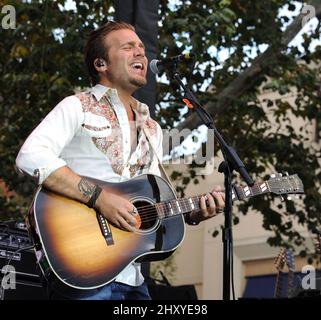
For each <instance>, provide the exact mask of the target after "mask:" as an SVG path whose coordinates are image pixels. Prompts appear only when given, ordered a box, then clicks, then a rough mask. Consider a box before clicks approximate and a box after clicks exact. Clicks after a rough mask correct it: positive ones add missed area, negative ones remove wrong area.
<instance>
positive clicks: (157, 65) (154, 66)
mask: <svg viewBox="0 0 321 320" xmlns="http://www.w3.org/2000/svg"><path fill="white" fill-rule="evenodd" d="M194 57H195V55H194V53H184V54H180V55H178V56H175V57H171V58H165V59H163V60H156V59H153V60H152V61H151V62H150V64H149V67H150V70H151V71H152V72H153V73H155V74H157V73H160V72H161V71H162V70H164V69H166V68H168V67H171V66H173V65H174V64H176V63H177V62H180V61H189V60H192V59H193V58H194Z"/></svg>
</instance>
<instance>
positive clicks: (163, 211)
mask: <svg viewBox="0 0 321 320" xmlns="http://www.w3.org/2000/svg"><path fill="white" fill-rule="evenodd" d="M270 191H271V190H270V187H269V184H268V182H262V183H261V184H255V185H254V186H253V187H248V186H246V187H240V186H234V187H233V189H232V200H233V201H234V200H244V199H246V198H250V197H253V196H256V195H260V194H263V193H268V192H270ZM202 196H204V197H205V199H206V198H207V197H206V194H203V195H200V196H194V197H189V198H183V199H173V200H171V201H164V202H160V203H157V204H156V205H155V207H156V210H157V213H158V215H159V216H160V217H163V218H164V217H170V216H174V215H177V214H185V213H188V212H191V211H193V210H200V198H201V197H202Z"/></svg>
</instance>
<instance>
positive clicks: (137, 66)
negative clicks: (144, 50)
mask: <svg viewBox="0 0 321 320" xmlns="http://www.w3.org/2000/svg"><path fill="white" fill-rule="evenodd" d="M131 67H132V68H133V69H134V70H136V71H143V70H144V65H143V64H142V63H141V62H134V63H133V64H131Z"/></svg>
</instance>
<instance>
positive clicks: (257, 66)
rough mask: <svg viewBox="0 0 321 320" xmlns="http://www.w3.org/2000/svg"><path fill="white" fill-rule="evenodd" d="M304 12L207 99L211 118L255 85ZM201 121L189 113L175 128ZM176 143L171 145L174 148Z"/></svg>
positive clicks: (318, 7) (314, 1)
mask: <svg viewBox="0 0 321 320" xmlns="http://www.w3.org/2000/svg"><path fill="white" fill-rule="evenodd" d="M309 4H310V5H312V6H313V7H314V8H315V14H316V16H317V17H320V15H321V2H320V0H311V1H309ZM305 16H306V13H305V14H303V13H302V12H301V13H300V14H299V15H298V16H297V17H296V18H295V19H294V20H293V22H292V23H291V24H290V25H289V26H288V28H287V29H286V30H285V31H284V33H283V36H282V38H281V45H280V46H279V47H278V48H275V47H273V46H270V47H269V48H268V49H267V50H266V51H265V52H264V53H262V54H261V55H259V56H257V57H256V58H255V59H254V60H253V62H252V64H251V66H250V67H248V68H247V69H245V70H244V71H243V72H242V73H240V74H239V75H238V76H237V77H236V78H235V79H234V80H233V81H232V82H231V83H230V84H229V85H228V86H227V87H226V88H224V89H223V91H222V92H221V93H219V94H218V95H217V96H216V97H213V100H212V101H209V102H208V103H207V104H206V105H205V106H204V108H205V109H206V110H207V111H208V112H209V113H210V114H211V115H212V117H213V118H215V117H216V116H218V115H219V114H220V113H222V112H223V111H226V110H227V108H228V107H229V106H230V105H231V103H232V102H233V101H234V100H236V99H237V98H239V97H240V96H241V95H242V94H243V93H244V92H246V91H247V90H249V89H251V88H253V87H254V86H255V83H256V80H257V78H258V77H259V76H260V75H263V74H264V71H265V70H266V68H267V67H268V66H269V65H270V64H271V63H272V62H273V63H275V62H277V60H278V57H279V55H280V54H281V52H282V50H283V49H284V48H286V47H287V46H288V44H289V43H290V42H291V40H292V39H293V38H294V37H295V36H296V35H297V34H298V33H299V32H300V30H301V29H302V21H303V18H304V17H305ZM201 124H202V123H201V121H200V119H199V117H198V116H197V114H196V113H192V114H190V115H189V116H188V117H187V118H186V119H185V120H184V121H183V122H181V123H180V124H178V126H177V127H176V129H178V130H179V131H180V130H182V129H184V128H190V129H191V128H196V127H198V126H199V125H201ZM163 145H164V150H169V149H168V148H169V145H168V141H166V140H164V144H163ZM177 146H178V145H174V144H173V145H171V148H172V149H173V148H175V147H177Z"/></svg>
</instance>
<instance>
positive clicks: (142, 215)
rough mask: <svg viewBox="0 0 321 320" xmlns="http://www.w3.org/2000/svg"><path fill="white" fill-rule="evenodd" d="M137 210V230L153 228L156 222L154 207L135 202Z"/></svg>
mask: <svg viewBox="0 0 321 320" xmlns="http://www.w3.org/2000/svg"><path fill="white" fill-rule="evenodd" d="M134 205H135V207H136V208H137V210H138V215H139V217H138V218H137V219H139V228H138V229H139V230H148V229H151V228H153V227H154V226H155V224H156V223H157V221H158V215H157V211H156V209H155V206H154V205H152V204H150V203H148V202H146V201H136V202H135V203H134Z"/></svg>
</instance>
